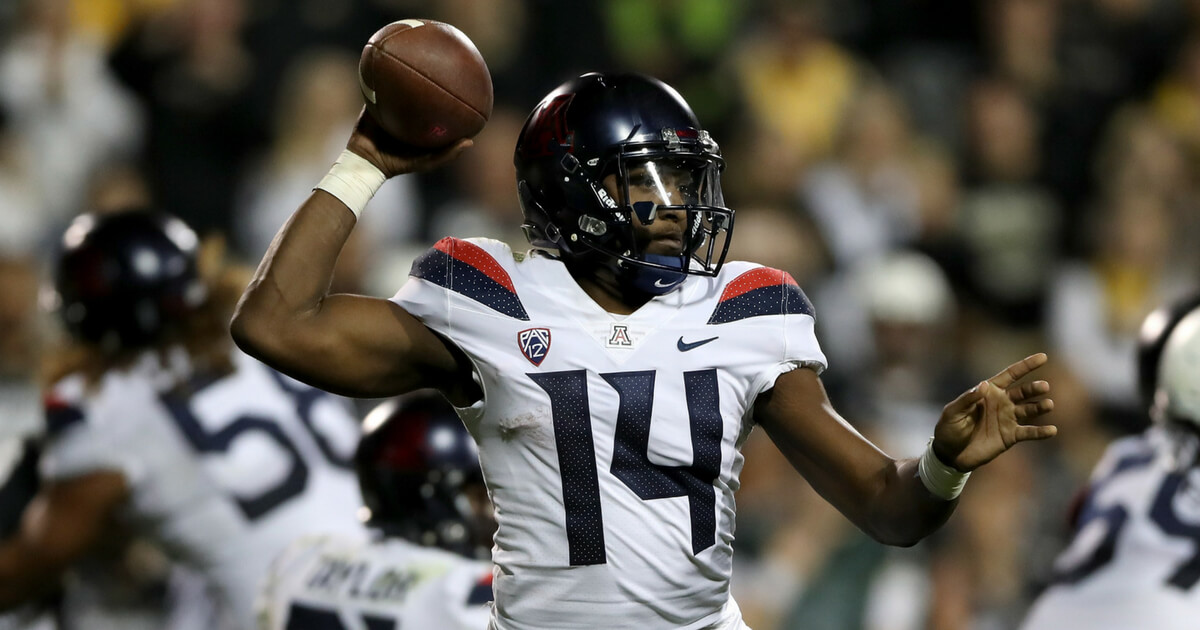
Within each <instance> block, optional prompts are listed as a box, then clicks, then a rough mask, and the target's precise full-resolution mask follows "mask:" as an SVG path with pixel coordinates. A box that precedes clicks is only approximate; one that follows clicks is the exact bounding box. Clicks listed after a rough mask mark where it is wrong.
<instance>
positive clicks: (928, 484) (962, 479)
mask: <svg viewBox="0 0 1200 630" xmlns="http://www.w3.org/2000/svg"><path fill="white" fill-rule="evenodd" d="M917 475H918V476H919V477H921V483H923V484H925V489H926V490H928V491H929V492H930V494H932V495H933V496H935V497H938V498H939V499H944V500H946V501H950V500H953V499H956V498H958V495H959V494H961V493H962V489H963V486H965V485H967V477H970V476H971V473H969V472H959V470H958V469H956V468H953V467H951V466H947V465H945V464H943V463H942V460H940V459H938V456H937V455H936V454H934V452H933V438H929V444H927V445H926V446H925V454H924V455H921V461H920V462H918V464H917Z"/></svg>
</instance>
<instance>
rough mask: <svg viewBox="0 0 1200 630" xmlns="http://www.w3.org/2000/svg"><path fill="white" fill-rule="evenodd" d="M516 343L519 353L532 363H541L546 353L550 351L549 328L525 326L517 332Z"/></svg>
mask: <svg viewBox="0 0 1200 630" xmlns="http://www.w3.org/2000/svg"><path fill="white" fill-rule="evenodd" d="M517 344H518V345H520V346H521V354H524V355H525V358H526V359H529V362H530V363H532V364H534V365H541V364H542V359H545V358H546V353H548V352H550V329H549V328H527V329H525V330H522V331H521V332H519V333H517Z"/></svg>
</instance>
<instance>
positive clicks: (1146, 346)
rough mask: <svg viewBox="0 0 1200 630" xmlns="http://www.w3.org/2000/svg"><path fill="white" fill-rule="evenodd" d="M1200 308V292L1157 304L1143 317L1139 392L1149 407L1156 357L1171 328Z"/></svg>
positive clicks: (1156, 374) (1155, 385)
mask: <svg viewBox="0 0 1200 630" xmlns="http://www.w3.org/2000/svg"><path fill="white" fill-rule="evenodd" d="M1197 308H1200V294H1196V295H1192V296H1189V297H1186V298H1183V299H1180V300H1176V301H1174V302H1171V303H1169V304H1165V305H1163V306H1160V307H1158V308H1156V309H1154V311H1152V312H1151V313H1150V314H1149V315H1147V316H1146V319H1144V320H1142V326H1141V329H1139V331H1138V341H1137V379H1138V382H1137V384H1138V394H1139V395H1140V396H1141V400H1142V405H1143V407H1144V408H1146V409H1149V408H1151V407H1152V406H1153V405H1154V403H1155V393H1156V392H1157V391H1158V382H1159V359H1160V358H1161V357H1162V351H1163V346H1164V345H1165V344H1166V343H1167V338H1168V337H1169V336H1170V335H1171V331H1173V330H1175V327H1176V326H1177V325H1178V324H1179V322H1180V320H1182V319H1183V318H1184V317H1185V316H1186V315H1187V314H1188V313H1190V312H1192V311H1193V310H1195V309H1197Z"/></svg>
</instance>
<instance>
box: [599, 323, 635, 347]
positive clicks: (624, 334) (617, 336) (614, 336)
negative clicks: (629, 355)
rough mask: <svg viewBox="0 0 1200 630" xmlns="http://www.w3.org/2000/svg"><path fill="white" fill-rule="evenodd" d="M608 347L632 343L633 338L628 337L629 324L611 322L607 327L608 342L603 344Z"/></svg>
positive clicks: (625, 345) (627, 345)
mask: <svg viewBox="0 0 1200 630" xmlns="http://www.w3.org/2000/svg"><path fill="white" fill-rule="evenodd" d="M605 345H607V346H608V347H609V348H628V347H630V346H632V345H633V340H632V339H630V338H629V326H626V325H624V324H613V325H612V328H610V329H609V334H608V343H607V344H605Z"/></svg>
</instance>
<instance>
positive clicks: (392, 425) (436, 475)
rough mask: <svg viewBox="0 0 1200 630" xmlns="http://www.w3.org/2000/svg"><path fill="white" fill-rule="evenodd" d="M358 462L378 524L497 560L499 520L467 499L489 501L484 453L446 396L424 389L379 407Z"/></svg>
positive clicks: (367, 424)
mask: <svg viewBox="0 0 1200 630" xmlns="http://www.w3.org/2000/svg"><path fill="white" fill-rule="evenodd" d="M354 465H355V469H356V470H357V473H358V482H359V487H360V488H361V489H362V495H363V503H364V504H365V505H366V507H367V509H368V510H369V511H370V517H369V518H368V521H367V522H368V524H370V525H371V526H372V527H377V528H379V529H381V530H383V531H384V533H385V534H387V535H389V536H397V537H400V538H405V539H407V540H410V541H412V542H415V543H418V544H421V545H426V546H435V547H441V548H443V549H446V550H448V551H452V552H455V553H459V554H462V555H465V556H468V557H477V558H487V557H490V556H489V554H490V551H489V548H490V546H491V543H490V537H491V534H492V530H493V529H494V522H493V521H492V520H491V514H490V511H489V512H486V513H481V512H480V511H479V510H477V509H476V508H474V507H473V506H472V502H471V497H469V496H468V493H469V492H471V491H474V492H477V493H479V496H483V495H482V493H483V491H484V488H483V473H482V472H481V471H480V468H479V459H478V450H477V448H476V446H475V441H474V439H472V438H471V435H470V434H469V433H467V430H466V428H464V427H463V423H462V421H461V420H459V418H458V416H457V415H456V414H455V412H454V409H453V408H452V407H451V406H450V405H449V403H447V402H446V401H445V400H444V399H443V398H442V397H441V395H440V394H437V393H436V392H435V393H425V392H420V393H417V394H413V395H409V396H406V397H402V398H398V399H392V400H389V401H387V402H384V403H382V404H380V405H379V406H377V407H375V408H374V409H372V410H371V412H370V413H368V414H367V416H366V418H365V419H364V420H363V437H362V439H361V441H360V442H359V445H358V450H357V452H356V453H355V456H354Z"/></svg>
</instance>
